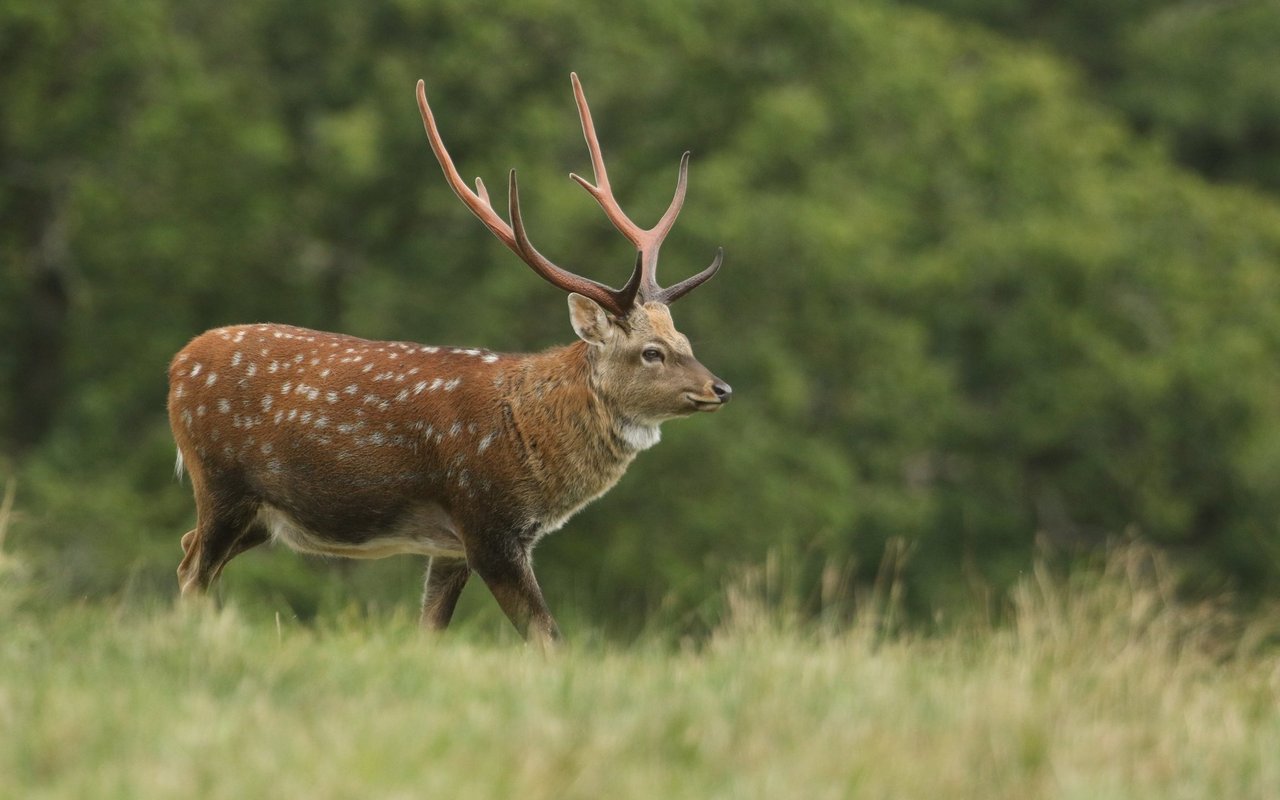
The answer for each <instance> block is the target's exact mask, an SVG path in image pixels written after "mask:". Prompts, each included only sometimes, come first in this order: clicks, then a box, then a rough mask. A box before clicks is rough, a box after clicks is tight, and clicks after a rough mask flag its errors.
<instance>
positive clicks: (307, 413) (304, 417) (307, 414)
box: [298, 411, 311, 425]
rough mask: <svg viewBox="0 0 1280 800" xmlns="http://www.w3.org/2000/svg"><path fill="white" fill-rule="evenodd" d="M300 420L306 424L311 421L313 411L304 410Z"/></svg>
mask: <svg viewBox="0 0 1280 800" xmlns="http://www.w3.org/2000/svg"><path fill="white" fill-rule="evenodd" d="M298 421H299V422H302V423H303V424H304V425H305V424H307V423H309V422H311V412H310V411H303V412H302V416H301V417H299V418H298Z"/></svg>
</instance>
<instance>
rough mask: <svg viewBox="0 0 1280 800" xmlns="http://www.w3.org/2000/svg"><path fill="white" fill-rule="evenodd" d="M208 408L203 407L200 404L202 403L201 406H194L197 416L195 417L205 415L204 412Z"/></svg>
mask: <svg viewBox="0 0 1280 800" xmlns="http://www.w3.org/2000/svg"><path fill="white" fill-rule="evenodd" d="M208 410H209V409H207V408H205V407H204V406H202V405H201V406H196V416H197V417H203V416H204V415H205V412H207V411H208Z"/></svg>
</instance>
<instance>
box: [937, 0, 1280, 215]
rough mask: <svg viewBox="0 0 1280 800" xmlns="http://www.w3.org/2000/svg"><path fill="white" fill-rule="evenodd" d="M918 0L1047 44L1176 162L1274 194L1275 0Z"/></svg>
mask: <svg viewBox="0 0 1280 800" xmlns="http://www.w3.org/2000/svg"><path fill="white" fill-rule="evenodd" d="M913 2H914V3H915V4H916V5H920V6H925V7H928V8H932V9H934V10H937V11H939V12H942V13H945V14H947V15H948V16H951V17H954V18H958V19H965V20H974V21H977V22H980V23H982V24H984V25H986V26H989V27H990V28H992V29H994V30H997V31H1000V32H1001V33H1004V34H1006V35H1009V36H1015V37H1019V38H1033V39H1037V40H1040V41H1043V42H1045V43H1046V44H1048V45H1049V46H1051V47H1052V48H1053V49H1054V50H1055V51H1056V52H1058V53H1060V54H1061V55H1063V56H1065V57H1066V58H1068V59H1070V60H1072V61H1074V62H1075V63H1076V64H1078V65H1079V66H1080V67H1081V68H1082V69H1083V71H1084V72H1085V74H1086V75H1088V77H1089V79H1090V81H1091V82H1092V84H1093V85H1094V86H1095V87H1096V88H1097V89H1098V96H1099V97H1100V98H1101V99H1103V100H1104V101H1106V102H1109V103H1111V104H1112V105H1114V106H1115V107H1116V108H1118V109H1119V110H1120V111H1122V112H1123V113H1124V114H1125V116H1126V117H1127V118H1128V120H1129V122H1130V124H1131V125H1132V126H1134V128H1135V129H1136V130H1137V131H1139V132H1140V133H1143V134H1150V135H1153V136H1154V137H1156V138H1158V139H1160V140H1162V141H1164V142H1166V143H1167V144H1168V146H1169V148H1170V152H1172V153H1173V154H1174V155H1175V156H1176V157H1177V159H1178V160H1179V161H1180V162H1181V163H1183V164H1185V165H1187V166H1190V167H1192V168H1193V169H1195V170H1197V171H1199V172H1201V173H1202V174H1204V175H1206V176H1208V177H1210V178H1213V179H1216V180H1230V181H1239V182H1242V183H1246V184H1251V185H1254V186H1258V187H1261V188H1263V189H1266V190H1267V191H1270V192H1280V88H1278V87H1277V82H1276V81H1275V80H1273V76H1274V75H1276V74H1277V72H1278V71H1280V47H1276V46H1275V42H1276V41H1277V38H1278V37H1280V3H1277V2H1276V0H1230V1H1229V2H1227V1H1224V0H1177V1H1176V2H1170V1H1169V0H1129V2H1124V3H1114V2H1107V0H1084V2H1072V3H1026V2H1015V1H1014V0H913Z"/></svg>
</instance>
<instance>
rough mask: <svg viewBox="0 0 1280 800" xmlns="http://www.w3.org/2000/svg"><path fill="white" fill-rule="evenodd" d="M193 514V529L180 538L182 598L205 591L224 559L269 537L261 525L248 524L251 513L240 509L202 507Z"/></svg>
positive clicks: (179, 580)
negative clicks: (194, 516) (221, 510)
mask: <svg viewBox="0 0 1280 800" xmlns="http://www.w3.org/2000/svg"><path fill="white" fill-rule="evenodd" d="M197 516H198V519H197V521H196V527H195V530H192V531H188V532H187V533H186V534H184V535H183V537H182V550H183V557H182V562H181V563H180V564H178V586H179V587H180V589H181V591H182V596H183V597H193V596H199V595H202V594H204V593H205V592H207V591H208V589H209V586H210V585H211V584H212V583H213V582H214V581H215V580H216V579H217V577H218V575H219V574H221V572H222V568H223V567H225V566H226V564H227V562H228V561H230V560H231V559H233V558H235V557H236V556H237V555H239V554H240V553H243V552H244V551H245V550H248V549H249V548H251V547H254V546H256V545H259V544H262V543H263V542H265V541H267V539H268V538H269V537H268V535H267V532H266V529H265V528H263V527H261V526H260V525H254V524H251V523H252V520H253V517H252V513H251V512H250V511H248V510H247V509H244V508H238V509H234V510H232V511H230V512H221V513H219V512H216V511H212V510H206V509H203V508H202V509H200V510H199V512H198V514H197Z"/></svg>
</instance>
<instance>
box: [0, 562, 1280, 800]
mask: <svg viewBox="0 0 1280 800" xmlns="http://www.w3.org/2000/svg"><path fill="white" fill-rule="evenodd" d="M24 576H27V577H24ZM764 597H765V593H763V592H762V591H760V584H759V582H758V581H752V580H750V579H744V580H741V581H738V582H737V583H735V584H733V585H731V586H730V587H729V588H728V589H727V590H726V598H725V600H726V602H725V608H726V609H727V610H726V612H725V614H724V618H723V619H722V620H720V621H719V623H718V624H717V626H716V628H715V630H714V631H713V632H712V633H711V634H710V635H709V636H707V637H705V638H698V639H696V640H695V639H689V638H683V639H682V638H680V637H677V636H669V635H664V634H663V633H662V632H661V631H650V632H648V633H646V634H644V635H642V636H641V637H640V638H639V639H637V640H635V641H630V642H627V643H610V642H608V641H607V640H605V639H604V638H603V637H601V636H596V635H592V634H591V633H590V632H583V631H576V632H574V633H575V638H576V640H577V641H576V642H575V643H573V644H571V645H570V646H568V647H567V648H565V649H564V650H563V651H561V652H558V653H555V654H553V655H552V656H550V657H544V656H542V655H541V654H539V653H538V652H536V651H534V650H531V649H528V648H526V647H524V646H523V645H521V644H520V643H519V642H517V641H515V640H514V639H513V637H512V636H509V635H505V634H498V635H494V634H493V632H492V630H491V629H489V628H486V627H483V626H474V625H473V626H466V625H464V626H463V627H461V628H460V629H458V630H455V631H451V632H449V633H448V634H447V635H445V636H444V637H441V638H428V637H424V636H423V635H421V634H420V633H419V632H418V631H417V630H416V629H415V626H414V621H413V620H412V618H411V617H410V616H409V614H408V613H407V610H406V611H396V612H392V613H387V614H382V615H372V616H371V615H368V614H362V613H358V612H356V611H354V610H353V611H351V612H350V613H346V614H340V615H338V616H336V617H334V618H331V619H321V620H318V621H315V622H313V623H311V624H302V623H299V622H298V621H296V620H288V619H282V618H281V617H280V616H278V615H274V614H273V613H272V612H271V611H270V610H269V609H266V608H260V607H252V608H251V607H244V608H240V607H237V606H236V605H235V603H234V601H233V602H229V603H227V604H225V605H223V606H222V607H221V608H214V607H211V606H205V607H198V608H174V607H171V606H169V605H167V604H166V603H164V602H162V601H157V600H154V599H152V600H151V601H143V600H138V599H133V600H128V599H122V600H120V601H119V602H116V603H106V604H103V603H88V602H86V603H83V604H66V603H51V602H48V601H47V600H45V599H42V598H41V595H40V592H39V590H38V588H37V587H35V586H34V585H32V582H31V581H30V580H29V574H28V573H27V572H26V571H25V570H24V569H23V565H22V564H21V562H20V561H18V560H17V559H15V558H14V557H13V556H9V557H8V558H7V559H6V560H5V561H4V566H3V574H2V575H0V626H2V627H3V631H4V635H3V636H2V637H0V797H22V798H63V797H65V798H85V797H94V798H151V797H157V798H159V797H164V798H169V797H184V796H185V797H201V798H222V797H226V798H233V797H234V798H249V797H309V798H349V797H404V798H410V797H525V798H573V797H637V798H653V797H671V798H679V797H689V798H717V797H724V798H730V797H732V798H751V797H760V798H765V797H768V798H777V797H804V798H841V797H855V796H856V797H933V798H936V797H947V798H966V797H974V798H978V797H981V798H1019V799H1024V798H1039V797H1053V798H1090V799H1091V800H1092V799H1095V798H1127V799H1132V798H1162V800H1164V799H1167V798H1192V797H1231V798H1274V797H1277V796H1280V758H1277V757H1276V754H1277V753H1280V662H1278V661H1277V659H1276V638H1275V635H1274V634H1275V629H1274V628H1272V627H1268V625H1267V621H1268V619H1269V617H1268V615H1266V614H1258V615H1256V616H1251V617H1245V618H1241V617H1238V616H1235V615H1233V614H1231V613H1229V612H1228V611H1227V610H1226V609H1225V608H1224V607H1222V606H1220V605H1215V604H1204V603H1197V604H1191V605H1188V604H1184V603H1181V602H1179V601H1178V600H1177V599H1176V598H1175V597H1174V594H1173V592H1172V589H1171V582H1170V578H1169V576H1168V574H1167V573H1166V571H1165V569H1164V567H1163V566H1162V564H1161V562H1160V561H1159V560H1158V559H1155V558H1153V557H1152V556H1151V554H1150V553H1148V552H1146V551H1144V550H1141V549H1138V548H1120V549H1119V550H1117V551H1116V552H1114V553H1113V554H1112V555H1111V556H1110V557H1109V559H1108V560H1107V561H1106V563H1105V565H1102V566H1100V567H1099V568H1098V569H1094V570H1084V571H1079V572H1075V573H1071V574H1063V575H1054V574H1052V571H1051V570H1049V569H1048V568H1041V569H1038V570H1037V571H1035V572H1034V573H1031V574H1028V575H1027V576H1025V578H1024V580H1023V581H1022V582H1020V583H1019V584H1018V586H1017V588H1016V589H1015V590H1014V591H1013V592H1012V593H1011V594H1010V595H1009V596H1008V598H1007V601H1006V602H1005V603H1004V604H1003V607H1004V613H1003V614H1002V620H1001V621H999V622H990V621H984V620H981V619H979V618H977V617H976V616H975V618H974V619H973V620H971V621H968V622H964V623H957V624H954V625H949V626H946V628H945V629H942V628H938V629H936V630H932V631H929V632H922V631H919V630H911V629H908V628H905V627H903V626H901V625H899V624H898V623H896V622H895V621H894V614H893V613H892V610H893V609H892V607H893V597H892V591H888V592H881V593H878V594H877V595H876V596H872V597H867V598H865V599H864V601H863V602H862V603H861V604H860V606H859V610H858V612H857V613H856V614H855V615H854V617H853V618H852V619H843V620H836V619H828V620H825V621H824V620H821V619H818V620H813V619H808V620H805V619H801V618H799V617H798V616H797V615H795V614H794V613H793V612H791V611H788V609H787V607H786V604H785V603H784V604H777V603H769V602H766V601H765V600H764V599H763V598H764Z"/></svg>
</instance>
